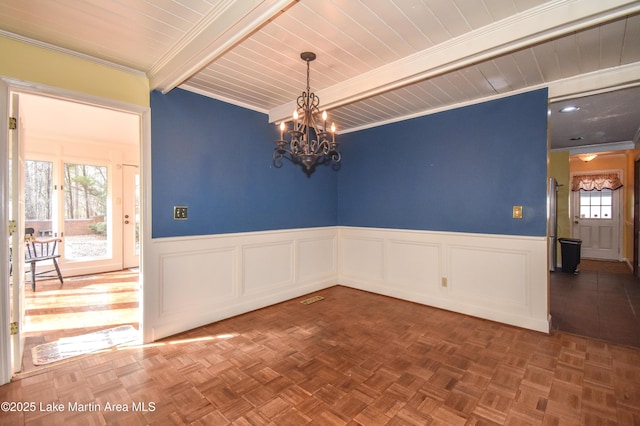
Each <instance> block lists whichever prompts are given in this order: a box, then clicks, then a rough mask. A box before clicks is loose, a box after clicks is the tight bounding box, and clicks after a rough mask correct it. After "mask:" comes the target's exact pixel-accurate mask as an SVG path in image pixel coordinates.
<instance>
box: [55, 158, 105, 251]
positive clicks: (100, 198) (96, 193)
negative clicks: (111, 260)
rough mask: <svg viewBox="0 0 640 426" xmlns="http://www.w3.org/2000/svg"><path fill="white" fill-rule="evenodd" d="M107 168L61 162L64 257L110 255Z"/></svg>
mask: <svg viewBox="0 0 640 426" xmlns="http://www.w3.org/2000/svg"><path fill="white" fill-rule="evenodd" d="M107 190H108V182H107V167H104V166H92V165H87V164H65V165H64V215H65V217H64V229H65V258H66V259H73V260H82V259H83V258H96V257H110V255H111V253H110V244H109V241H110V239H109V232H110V230H109V227H108V226H107V224H108V223H109V221H108V218H107Z"/></svg>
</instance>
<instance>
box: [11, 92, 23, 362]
mask: <svg viewBox="0 0 640 426" xmlns="http://www.w3.org/2000/svg"><path fill="white" fill-rule="evenodd" d="M18 100H19V99H18V95H17V94H15V93H14V94H12V95H11V105H10V116H11V117H13V118H15V121H14V122H15V126H13V125H12V126H10V129H11V130H10V132H9V137H10V147H9V161H10V164H9V167H10V170H11V173H10V175H9V182H10V184H9V187H10V195H9V204H10V209H9V215H10V217H9V219H10V220H11V221H12V222H13V223H14V224H15V230H14V232H13V233H12V235H11V270H12V271H11V281H10V282H11V286H10V287H11V290H10V305H11V306H10V316H11V323H12V326H11V352H12V370H13V373H16V372H18V371H20V370H21V369H22V354H23V352H24V341H25V337H24V333H23V324H24V281H25V263H24V256H25V254H24V252H25V248H24V237H25V234H24V180H23V178H22V177H23V176H24V153H23V144H22V143H21V141H20V135H21V134H22V131H21V130H22V125H21V120H20V113H19V111H20V109H19V102H18ZM13 127H15V128H13Z"/></svg>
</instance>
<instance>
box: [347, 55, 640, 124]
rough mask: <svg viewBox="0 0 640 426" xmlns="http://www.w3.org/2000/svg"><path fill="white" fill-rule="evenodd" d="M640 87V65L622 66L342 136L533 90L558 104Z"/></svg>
mask: <svg viewBox="0 0 640 426" xmlns="http://www.w3.org/2000/svg"><path fill="white" fill-rule="evenodd" d="M638 85H640V64H638V63H635V64H629V65H622V66H620V67H616V68H611V69H609V70H598V71H594V72H591V73H588V74H581V75H579V76H575V77H569V78H565V79H562V80H557V81H553V82H550V83H542V84H538V85H531V86H527V87H525V88H523V89H519V90H512V91H509V92H504V93H499V94H496V95H493V96H485V97H482V98H475V99H472V100H470V101H467V102H459V103H455V104H451V105H446V106H443V107H440V108H433V109H429V110H424V111H420V112H417V113H414V114H409V115H404V116H401V117H394V118H392V119H389V120H385V121H378V122H375V123H371V124H367V125H365V126H359V127H353V128H349V129H344V130H342V131H340V132H337V133H338V134H346V133H351V132H357V131H359V130H365V129H370V128H373V127H378V126H383V125H385V124H391V123H397V122H399V121H404V120H409V119H412V118H417V117H422V116H425V115H430V114H436V113H438V112H442V111H449V110H452V109H456V108H462V107H465V106H470V105H475V104H479V103H483V102H489V101H493V100H496V99H501V98H506V97H509V96H513V95H517V94H520V93H526V92H531V91H533V90H538V89H543V88H545V87H548V88H549V102H558V101H561V100H564V99H573V98H576V97H582V96H589V95H594V94H598V93H604V92H609V91H611V90H619V89H625V88H629V87H635V86H638Z"/></svg>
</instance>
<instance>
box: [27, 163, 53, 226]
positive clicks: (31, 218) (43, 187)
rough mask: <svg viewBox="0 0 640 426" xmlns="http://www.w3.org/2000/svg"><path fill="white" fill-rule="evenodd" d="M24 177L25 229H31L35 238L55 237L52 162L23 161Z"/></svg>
mask: <svg viewBox="0 0 640 426" xmlns="http://www.w3.org/2000/svg"><path fill="white" fill-rule="evenodd" d="M24 177H25V181H24V190H25V194H24V198H25V199H24V203H25V206H24V214H25V227H26V228H33V229H34V231H35V233H34V236H36V237H38V236H40V237H42V236H51V235H57V229H56V228H57V226H56V221H55V220H54V213H55V208H54V200H55V197H54V196H53V195H54V181H53V162H51V161H38V160H27V161H25V163H24Z"/></svg>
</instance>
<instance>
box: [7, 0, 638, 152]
mask: <svg viewBox="0 0 640 426" xmlns="http://www.w3.org/2000/svg"><path fill="white" fill-rule="evenodd" d="M0 35H4V36H7V37H13V38H17V39H20V40H23V41H24V40H26V41H28V42H33V43H36V44H40V45H44V46H46V47H50V48H54V49H58V50H63V51H65V52H71V53H73V54H79V55H83V56H85V57H90V58H91V59H92V60H98V61H102V62H104V63H107V64H109V65H113V66H118V67H124V68H126V69H130V70H135V71H137V72H141V73H144V74H146V75H147V76H148V77H149V80H150V84H151V88H152V89H155V90H160V91H162V92H165V93H166V92H168V91H170V90H172V89H174V88H175V87H181V88H184V89H186V90H191V91H194V92H197V93H200V94H204V95H206V96H210V97H213V98H216V99H221V100H224V101H226V102H230V103H233V104H237V105H240V106H244V107H247V108H251V109H254V110H257V111H260V112H264V113H266V114H268V117H269V121H271V122H278V121H280V120H283V119H287V118H289V117H290V114H291V112H292V111H293V105H294V100H295V98H296V97H297V96H298V95H299V94H300V93H301V91H302V90H303V89H304V87H305V83H306V81H305V79H306V65H305V63H304V61H302V60H301V59H300V56H299V55H300V53H301V52H303V51H309V50H310V51H313V52H315V53H316V54H317V57H318V58H317V60H316V61H314V62H312V63H311V88H312V90H313V91H314V92H315V93H316V94H317V95H318V96H319V97H320V99H321V106H322V107H326V108H329V109H330V115H331V120H333V121H335V122H336V124H337V125H338V128H339V132H349V131H354V130H358V129H364V128H368V127H372V126H376V125H380V124H383V123H389V122H394V121H398V120H401V119H405V118H409V117H414V116H419V115H423V114H427V113H433V112H437V111H441V110H446V109H451V108H455V107H459V106H463V105H468V104H472V103H477V102H481V101H485V100H490V99H495V98H498V97H502V96H506V95H509V94H515V93H520V92H524V91H527V90H532V89H536V88H541V87H549V90H550V97H551V99H552V101H553V100H557V101H563V100H566V99H569V98H572V97H576V96H584V95H588V94H594V93H599V92H601V91H609V90H613V89H620V88H627V87H633V86H637V85H639V84H640V43H639V42H638V40H640V2H639V1H630V0H607V1H594V0H550V1H544V0H473V1H470V0H393V1H392V0H388V1H380V0H362V1H355V0H299V1H295V0H243V1H231V0H173V1H172V0H158V1H144V0H126V1H125V0H120V1H119V0H111V1H107V2H105V1H97V0H66V1H48V0H3V1H2V2H0ZM636 109H637V108H636ZM636 119H637V120H636ZM634 120H636V121H635V123H634V122H633V121H634ZM630 123H631V124H627V126H628V127H629V130H628V131H627V132H626V133H625V135H626V136H623V137H627V138H628V140H632V139H633V137H634V133H635V132H637V130H638V126H639V125H640V117H639V116H638V113H637V112H636V113H635V115H632V117H631V119H630ZM618 125H620V123H618ZM634 126H635V128H634ZM629 132H631V136H629V135H628V134H629ZM635 136H636V137H637V135H635ZM616 137H621V136H619V135H618V136H616ZM602 139H603V138H602V137H601V138H600V140H599V141H598V142H597V143H602ZM604 139H606V138H604ZM590 141H591V140H590V139H589V140H582V141H580V142H579V143H581V144H585V143H589V142H590ZM607 142H613V141H607ZM555 143H556V145H557V147H569V146H571V143H574V144H575V143H578V142H569V141H557V142H555Z"/></svg>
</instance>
